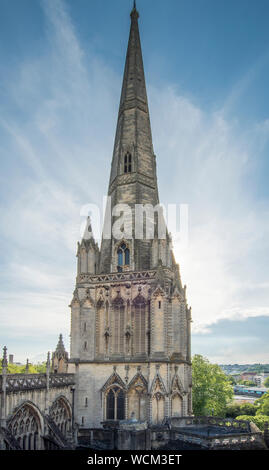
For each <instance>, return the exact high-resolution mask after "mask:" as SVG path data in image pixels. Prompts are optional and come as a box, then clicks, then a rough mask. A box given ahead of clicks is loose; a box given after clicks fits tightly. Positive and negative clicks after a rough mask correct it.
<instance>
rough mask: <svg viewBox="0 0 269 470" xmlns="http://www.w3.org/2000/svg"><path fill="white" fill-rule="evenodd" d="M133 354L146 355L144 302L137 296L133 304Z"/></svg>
mask: <svg viewBox="0 0 269 470" xmlns="http://www.w3.org/2000/svg"><path fill="white" fill-rule="evenodd" d="M133 322H134V353H135V355H140V354H145V353H146V302H145V299H144V298H143V297H142V296H141V295H138V296H137V297H136V298H135V299H134V302H133Z"/></svg>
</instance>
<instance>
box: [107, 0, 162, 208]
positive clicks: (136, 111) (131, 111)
mask: <svg viewBox="0 0 269 470" xmlns="http://www.w3.org/2000/svg"><path fill="white" fill-rule="evenodd" d="M130 16H131V27H130V35H129V41H128V48H127V54H126V61H125V68H124V76H123V83H122V90H121V98H120V106H119V114H118V122H117V129H116V136H115V144H114V152H113V160H112V168H111V176H110V187H109V193H110V194H111V192H112V191H113V189H114V188H115V185H117V181H115V179H116V178H118V177H121V176H122V175H123V174H124V173H131V174H132V178H131V179H132V181H133V182H136V184H137V185H138V186H139V183H141V177H140V175H144V176H145V177H147V178H149V180H148V181H147V184H149V186H151V187H152V188H153V189H154V191H153V192H152V194H150V195H149V197H148V198H147V199H148V200H147V201H146V202H148V203H154V204H156V203H157V202H158V195H157V182H156V177H155V157H154V152H153V145H152V136H151V126H150V117H149V109H148V98H147V91H146V82H145V74H144V65H143V58H142V50H141V42H140V34H139V27H138V18H139V13H138V11H137V10H136V4H135V3H134V8H133V9H132V11H131V15H130ZM127 153H128V155H129V154H130V155H131V159H132V161H131V166H130V167H129V166H128V167H126V166H125V162H124V158H125V155H126V154H127ZM128 163H129V161H128ZM118 183H120V184H122V182H121V181H118ZM137 189H138V188H137V187H136V190H137ZM140 192H141V191H140ZM138 193H139V191H136V200H135V201H132V198H130V199H131V200H130V201H126V200H125V201H124V202H130V203H131V202H136V203H140V202H143V201H142V200H141V197H140V196H139V194H138ZM116 199H117V200H115V203H117V202H122V201H121V198H120V197H119V195H118V196H117V198H116Z"/></svg>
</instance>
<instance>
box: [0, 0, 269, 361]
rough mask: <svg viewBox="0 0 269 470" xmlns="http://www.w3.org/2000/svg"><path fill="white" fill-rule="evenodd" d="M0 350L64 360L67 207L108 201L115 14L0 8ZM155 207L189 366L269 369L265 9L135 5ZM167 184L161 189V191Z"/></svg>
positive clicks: (118, 28)
mask: <svg viewBox="0 0 269 470" xmlns="http://www.w3.org/2000/svg"><path fill="white" fill-rule="evenodd" d="M0 5H1V16H0V55H1V62H0V105H1V114H0V157H1V169H2V171H1V175H0V178H1V185H0V198H1V203H0V212H1V227H0V241H1V248H2V250H1V271H0V273H1V274H0V275H1V284H0V289H1V310H0V324H1V328H0V346H1V347H2V346H4V345H5V344H6V345H7V346H8V348H9V353H14V354H15V358H17V359H18V360H20V361H25V360H26V357H29V358H30V359H31V360H38V359H43V358H44V357H45V355H46V352H47V350H52V349H54V348H55V346H56V343H57V339H58V334H59V333H60V332H62V333H63V335H64V339H65V344H66V346H67V347H69V326H70V312H69V308H68V305H69V303H70V300H71V297H72V292H73V289H74V283H75V275H76V257H75V254H76V243H77V240H78V239H79V238H80V225H81V222H82V218H81V216H80V209H81V206H83V205H84V204H87V203H91V202H95V203H98V204H101V201H102V197H103V195H104V194H106V191H107V184H108V178H109V170H110V162H111V156H112V149H113V140H114V133H115V126H116V119H117V111H118V103H119V97H120V88H121V80H122V74H123V67H124V60H125V54H126V47H127V41H128V34H129V26H130V23H129V12H130V9H131V5H132V2H131V1H129V0H115V1H114V2H111V1H108V0H106V1H105V0H76V1H72V0H40V1H39V0H23V1H22V0H12V2H10V1H8V0H1V2H0ZM137 8H138V10H139V12H140V34H141V40H142V48H143V56H144V65H145V73H146V81H147V88H148V96H149V106H150V113H151V123H152V133H153V143H154V149H155V153H156V156H157V170H158V179H159V191H160V198H161V200H162V202H164V203H176V204H181V203H186V204H188V205H189V243H188V246H187V247H185V248H184V249H182V247H180V246H179V245H178V244H177V243H175V244H174V249H175V254H176V258H177V261H178V262H179V263H180V267H181V276H182V280H183V283H186V284H187V294H188V301H189V304H190V305H192V310H193V324H192V326H193V335H192V350H193V353H200V354H203V355H205V356H207V357H208V358H209V359H210V360H212V361H214V362H219V363H231V362H234V363H239V362H246V363H249V362H269V342H268V336H269V255H268V253H269V236H268V235H269V233H268V232H269V217H268V215H269V205H268V202H269V201H268V200H269V193H268V170H269V168H268V166H269V160H268V139H269V110H268V102H269V96H268V95H269V91H268V85H267V84H268V75H269V30H268V14H269V3H268V1H267V0H258V1H256V2H254V1H247V0H242V1H241V0H233V1H229V0H226V1H222V0H215V1H211V0H203V1H200V0H195V1H194V0H193V1H191V0H186V1H181V0H166V1H165V2H164V1H161V0H154V1H153V0H138V1H137ZM168 181H169V184H167V182H168Z"/></svg>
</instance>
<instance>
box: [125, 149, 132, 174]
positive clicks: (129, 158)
mask: <svg viewBox="0 0 269 470" xmlns="http://www.w3.org/2000/svg"><path fill="white" fill-rule="evenodd" d="M131 172H132V155H131V154H130V152H127V153H126V154H125V155H124V173H131Z"/></svg>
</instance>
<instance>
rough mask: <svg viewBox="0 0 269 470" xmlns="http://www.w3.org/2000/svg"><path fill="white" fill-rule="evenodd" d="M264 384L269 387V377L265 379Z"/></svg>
mask: <svg viewBox="0 0 269 470" xmlns="http://www.w3.org/2000/svg"><path fill="white" fill-rule="evenodd" d="M264 386H265V387H269V377H267V379H265V381H264Z"/></svg>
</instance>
